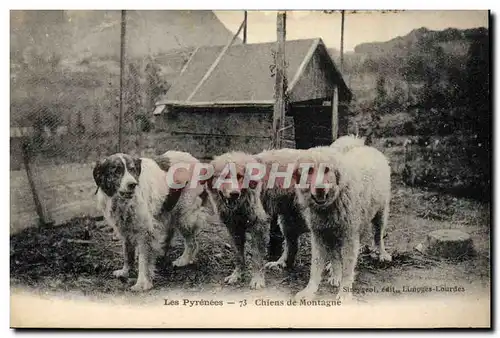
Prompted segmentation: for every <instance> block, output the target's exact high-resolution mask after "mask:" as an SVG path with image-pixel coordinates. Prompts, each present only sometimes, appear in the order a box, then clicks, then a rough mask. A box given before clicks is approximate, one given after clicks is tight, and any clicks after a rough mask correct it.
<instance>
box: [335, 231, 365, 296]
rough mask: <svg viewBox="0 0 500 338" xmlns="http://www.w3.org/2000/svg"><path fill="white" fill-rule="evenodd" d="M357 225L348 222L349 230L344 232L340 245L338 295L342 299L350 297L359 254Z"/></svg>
mask: <svg viewBox="0 0 500 338" xmlns="http://www.w3.org/2000/svg"><path fill="white" fill-rule="evenodd" d="M359 240H360V239H359V225H354V224H350V225H349V230H348V232H347V233H346V234H344V236H343V238H342V242H341V246H340V257H341V261H342V279H341V281H340V287H339V293H338V297H339V299H340V300H342V301H349V300H350V299H351V298H352V285H353V283H354V276H355V271H354V269H355V268H356V263H357V262H358V255H359V247H360V242H359Z"/></svg>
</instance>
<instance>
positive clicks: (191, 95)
mask: <svg viewBox="0 0 500 338" xmlns="http://www.w3.org/2000/svg"><path fill="white" fill-rule="evenodd" d="M244 25H245V20H243V22H242V23H241V25H240V28H239V29H238V31H237V32H236V34H234V35H233V37H232V38H231V40H229V42H228V43H227V44H226V45H225V46H224V48H223V49H222V51H221V52H220V54H219V55H218V56H217V58H216V59H215V61H214V62H213V63H212V64H211V65H210V67H209V68H208V70H207V72H206V73H205V75H203V77H202V78H201V80H200V82H198V84H197V85H196V87H195V88H194V90H193V92H192V93H191V94H190V95H189V96H188V98H187V99H186V101H191V99H192V98H193V96H194V95H195V94H196V93H197V92H198V90H199V89H200V87H201V86H202V85H203V84H204V83H205V82H206V81H207V79H208V78H209V76H210V75H211V74H212V72H213V71H214V69H215V68H216V67H217V65H218V64H219V63H220V60H221V59H222V58H223V57H224V55H225V54H226V52H227V51H228V50H229V48H230V47H231V45H232V44H233V43H234V41H235V40H236V38H237V37H238V35H240V32H241V30H242V29H243V26H244Z"/></svg>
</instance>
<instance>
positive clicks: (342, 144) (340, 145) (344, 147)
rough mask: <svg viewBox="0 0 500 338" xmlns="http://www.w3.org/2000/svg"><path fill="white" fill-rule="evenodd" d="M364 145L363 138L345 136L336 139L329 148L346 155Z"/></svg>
mask: <svg viewBox="0 0 500 338" xmlns="http://www.w3.org/2000/svg"><path fill="white" fill-rule="evenodd" d="M364 145H365V138H363V137H358V136H356V135H345V136H341V137H339V138H338V139H336V140H335V142H333V143H332V144H331V145H330V147H332V148H333V149H336V150H338V151H340V152H341V153H346V152H348V151H349V150H351V149H353V148H356V147H360V146H364Z"/></svg>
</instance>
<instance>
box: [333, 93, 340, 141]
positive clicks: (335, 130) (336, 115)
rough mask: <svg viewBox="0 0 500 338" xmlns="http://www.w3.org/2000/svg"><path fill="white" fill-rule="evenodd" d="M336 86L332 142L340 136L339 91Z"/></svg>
mask: <svg viewBox="0 0 500 338" xmlns="http://www.w3.org/2000/svg"><path fill="white" fill-rule="evenodd" d="M338 88H339V87H338V86H337V85H335V88H333V96H332V142H334V141H335V140H336V139H337V137H338V135H339V90H338Z"/></svg>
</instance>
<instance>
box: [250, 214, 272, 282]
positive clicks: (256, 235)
mask: <svg viewBox="0 0 500 338" xmlns="http://www.w3.org/2000/svg"><path fill="white" fill-rule="evenodd" d="M248 232H249V235H250V241H249V242H250V255H251V263H252V279H251V280H250V288H251V289H261V288H264V287H265V286H266V281H265V277H264V265H265V257H266V251H267V250H266V249H267V243H268V242H269V224H268V223H267V221H262V220H257V221H256V222H255V223H254V224H252V225H250V226H249V228H248Z"/></svg>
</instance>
